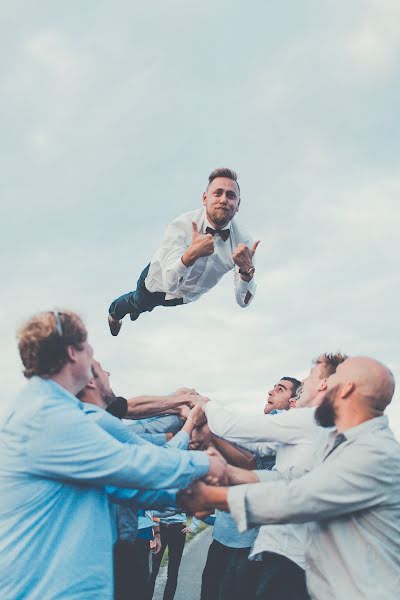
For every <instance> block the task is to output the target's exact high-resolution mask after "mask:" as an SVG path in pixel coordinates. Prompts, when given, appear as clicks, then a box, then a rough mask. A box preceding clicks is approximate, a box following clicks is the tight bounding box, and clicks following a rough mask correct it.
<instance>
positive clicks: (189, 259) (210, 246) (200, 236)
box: [182, 221, 214, 267]
mask: <svg viewBox="0 0 400 600" xmlns="http://www.w3.org/2000/svg"><path fill="white" fill-rule="evenodd" d="M213 253H214V238H213V236H212V235H211V233H199V230H198V228H197V224H196V223H195V222H194V221H193V222H192V243H191V244H190V246H189V248H188V249H187V250H186V252H185V253H184V254H183V256H182V262H183V264H184V265H185V266H186V267H191V266H192V265H194V263H195V262H196V260H197V259H198V258H200V257H201V256H210V254H213Z"/></svg>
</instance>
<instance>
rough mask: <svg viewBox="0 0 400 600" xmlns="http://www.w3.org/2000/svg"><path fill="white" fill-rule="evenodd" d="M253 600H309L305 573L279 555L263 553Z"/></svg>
mask: <svg viewBox="0 0 400 600" xmlns="http://www.w3.org/2000/svg"><path fill="white" fill-rule="evenodd" d="M253 598H254V600H309V595H308V592H307V587H306V577H305V571H304V570H303V569H301V568H300V567H299V566H298V565H296V563H294V562H293V561H292V560H289V558H287V557H286V556H283V555H281V554H274V553H273V552H263V559H262V561H261V568H260V571H259V574H258V579H257V581H256V586H255V595H254V596H253Z"/></svg>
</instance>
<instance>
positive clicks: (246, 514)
mask: <svg viewBox="0 0 400 600" xmlns="http://www.w3.org/2000/svg"><path fill="white" fill-rule="evenodd" d="M394 387H395V384H394V378H393V375H392V373H391V372H390V371H389V369H387V368H386V367H385V366H384V365H382V364H381V363H379V362H378V361H375V360H373V359H370V358H364V357H359V358H350V359H347V360H346V361H344V362H343V363H342V364H341V365H339V366H338V368H337V370H336V373H334V374H332V375H331V376H330V377H329V378H328V382H327V389H326V392H325V396H324V398H323V400H322V402H321V404H320V406H319V407H318V408H317V409H316V413H315V418H316V420H317V422H318V424H319V425H321V426H322V427H332V426H334V427H335V429H334V430H333V431H332V432H331V433H330V435H329V441H328V444H326V445H322V446H321V447H320V448H318V449H317V450H316V464H315V467H314V468H313V470H311V471H310V472H309V473H307V474H305V475H303V476H302V477H300V478H298V479H291V477H292V476H293V474H292V473H287V474H286V477H285V476H284V477H283V478H282V479H280V480H277V479H276V477H277V473H275V474H274V473H268V472H267V471H261V472H253V473H254V474H256V475H257V477H258V479H259V481H261V480H262V481H263V483H258V484H255V485H254V484H252V485H240V486H236V487H234V488H212V487H210V486H203V485H199V486H198V485H197V484H196V485H195V492H196V493H195V494H192V495H188V496H186V499H185V500H184V501H185V503H186V508H187V509H190V510H192V511H196V510H197V511H198V510H209V509H211V508H212V509H214V508H220V509H222V510H230V511H231V513H232V515H233V517H234V518H235V520H236V522H237V524H238V527H239V529H240V530H241V531H245V530H246V529H248V528H249V527H254V526H255V525H261V524H267V523H270V524H277V523H288V522H297V523H306V522H307V523H308V526H307V540H306V549H305V553H306V576H307V587H308V591H309V594H310V596H311V598H312V599H313V600H321V599H323V600H325V599H327V600H328V599H329V600H331V599H332V600H343V599H344V598H351V599H352V600H369V599H370V600H379V599H382V600H397V598H398V594H399V586H400V500H399V499H400V444H399V443H398V442H397V441H396V439H395V438H394V435H393V433H392V431H391V430H390V428H389V425H388V421H387V418H386V416H384V414H383V413H384V410H385V408H386V407H387V405H388V404H389V403H390V401H391V399H392V397H393V393H394ZM272 477H275V481H273V480H272Z"/></svg>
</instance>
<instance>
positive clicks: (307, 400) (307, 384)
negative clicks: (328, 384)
mask: <svg viewBox="0 0 400 600" xmlns="http://www.w3.org/2000/svg"><path fill="white" fill-rule="evenodd" d="M324 368H325V365H323V364H322V363H317V364H316V365H314V366H313V367H312V369H311V371H310V374H309V375H308V376H307V377H306V378H305V379H303V381H302V382H301V396H300V398H299V400H298V401H297V406H301V407H303V406H312V403H313V401H314V400H315V398H316V396H317V395H318V393H319V392H320V391H321V390H320V386H321V381H322V380H323V379H324V375H325V372H324Z"/></svg>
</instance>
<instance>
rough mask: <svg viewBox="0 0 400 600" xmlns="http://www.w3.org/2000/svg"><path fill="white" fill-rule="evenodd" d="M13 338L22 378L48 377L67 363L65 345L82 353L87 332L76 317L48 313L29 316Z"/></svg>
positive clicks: (71, 313) (75, 315)
mask: <svg viewBox="0 0 400 600" xmlns="http://www.w3.org/2000/svg"><path fill="white" fill-rule="evenodd" d="M17 339H18V350H19V354H20V357H21V360H22V364H23V365H24V367H25V369H24V371H23V373H24V376H25V377H26V378H27V379H30V378H31V377H33V376H34V375H39V376H43V377H46V376H47V377H49V376H51V375H55V374H56V373H59V372H60V371H61V369H62V368H63V367H64V366H65V365H66V364H67V363H68V360H69V359H68V352H67V348H68V346H73V347H74V348H76V349H77V350H83V344H84V342H86V339H87V331H86V328H85V326H84V324H83V321H82V319H81V318H80V317H79V316H78V315H77V314H75V313H73V312H71V311H68V310H63V311H60V312H58V311H48V312H42V313H38V314H37V315H34V316H33V317H31V318H30V319H29V321H28V322H27V323H25V325H23V326H22V327H21V328H20V330H19V331H18V333H17Z"/></svg>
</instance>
